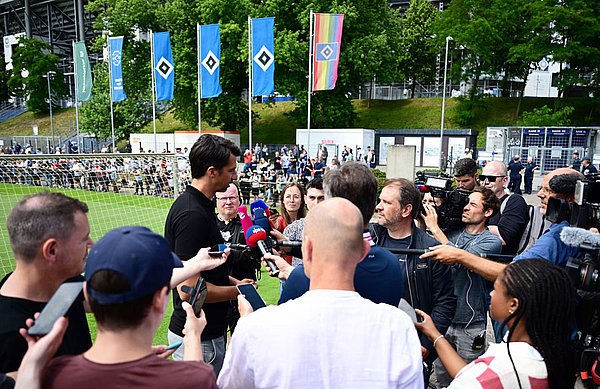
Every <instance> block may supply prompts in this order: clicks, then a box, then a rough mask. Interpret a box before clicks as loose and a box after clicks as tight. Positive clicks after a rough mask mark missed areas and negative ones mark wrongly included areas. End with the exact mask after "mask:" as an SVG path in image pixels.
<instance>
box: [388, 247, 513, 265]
mask: <svg viewBox="0 0 600 389" xmlns="http://www.w3.org/2000/svg"><path fill="white" fill-rule="evenodd" d="M384 249H386V250H388V251H390V252H391V253H392V254H407V255H422V254H425V253H428V252H430V251H431V250H429V249H393V248H387V247H384ZM473 254H475V255H478V256H480V257H481V258H487V259H493V260H495V261H497V262H505V263H508V262H511V261H512V260H513V258H514V255H505V254H479V253H473Z"/></svg>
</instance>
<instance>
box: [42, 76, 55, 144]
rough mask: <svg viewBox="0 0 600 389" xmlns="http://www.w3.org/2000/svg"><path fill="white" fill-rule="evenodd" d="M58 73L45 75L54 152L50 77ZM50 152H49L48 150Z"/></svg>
mask: <svg viewBox="0 0 600 389" xmlns="http://www.w3.org/2000/svg"><path fill="white" fill-rule="evenodd" d="M55 74H56V72H54V71H52V70H51V71H49V72H48V73H46V75H44V77H45V78H46V79H47V80H48V105H49V106H50V129H51V130H52V147H54V151H55V152H56V144H55V143H54V122H53V121H52V91H51V89H50V77H52V76H54V75H55ZM48 151H49V150H48Z"/></svg>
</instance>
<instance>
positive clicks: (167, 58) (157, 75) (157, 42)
mask: <svg viewBox="0 0 600 389" xmlns="http://www.w3.org/2000/svg"><path fill="white" fill-rule="evenodd" d="M153 41H154V79H155V81H156V101H161V100H173V89H175V71H174V70H175V66H173V53H171V39H170V38H169V31H165V32H156V33H154V39H153Z"/></svg>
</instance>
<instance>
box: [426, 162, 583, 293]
mask: <svg viewBox="0 0 600 389" xmlns="http://www.w3.org/2000/svg"><path fill="white" fill-rule="evenodd" d="M488 165H489V164H488ZM579 178H583V177H582V175H581V173H577V172H574V171H573V170H572V169H569V168H560V169H556V170H553V171H551V172H550V173H548V174H547V175H546V177H544V181H543V183H542V187H541V189H540V191H539V192H538V194H537V195H538V197H539V198H540V199H541V204H540V210H541V212H542V213H543V214H544V215H545V214H546V211H547V207H548V198H550V197H557V198H561V199H564V200H565V201H566V202H568V203H569V204H571V203H573V201H574V199H575V184H576V182H577V180H578V179H579ZM568 225H569V223H568V222H567V221H562V222H560V223H556V224H552V225H551V226H550V228H549V229H548V231H547V232H546V233H545V234H544V235H542V236H541V237H540V238H539V239H538V240H537V242H536V243H535V245H533V247H531V248H530V249H529V250H527V251H525V252H524V253H523V254H521V255H518V256H517V257H515V259H514V260H515V261H516V260H519V259H525V258H543V259H546V260H548V261H550V262H553V263H555V264H557V265H559V266H561V267H564V266H565V265H566V263H567V261H568V259H569V258H570V257H580V256H581V253H580V252H579V249H578V248H576V247H570V246H567V245H566V244H565V243H564V242H563V241H562V240H561V239H560V233H561V231H562V229H563V228H564V227H566V226H568ZM421 257H423V258H431V259H433V260H436V261H441V262H442V263H445V264H448V265H452V264H455V263H459V264H461V265H463V266H466V267H468V268H469V269H471V270H473V271H474V272H476V273H477V274H479V275H481V276H483V277H485V278H486V279H488V280H490V281H494V280H496V278H497V277H498V274H500V272H501V271H502V270H503V269H504V268H505V267H506V265H505V264H502V263H498V262H494V261H490V260H487V259H484V258H481V257H479V256H477V255H475V254H472V253H469V252H467V251H464V250H460V249H458V248H456V247H451V246H448V245H440V246H436V247H434V248H433V250H432V251H430V252H428V253H425V254H423V255H422V256H421Z"/></svg>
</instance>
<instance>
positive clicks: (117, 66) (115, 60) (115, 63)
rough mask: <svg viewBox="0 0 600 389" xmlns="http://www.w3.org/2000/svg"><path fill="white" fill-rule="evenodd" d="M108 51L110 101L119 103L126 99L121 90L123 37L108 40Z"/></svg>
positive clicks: (123, 91)
mask: <svg viewBox="0 0 600 389" xmlns="http://www.w3.org/2000/svg"><path fill="white" fill-rule="evenodd" d="M108 51H109V53H110V74H111V80H110V87H111V88H112V101H121V100H125V98H127V95H126V94H125V90H124V89H123V69H122V67H121V61H122V59H123V37H122V36H115V37H110V38H108Z"/></svg>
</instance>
